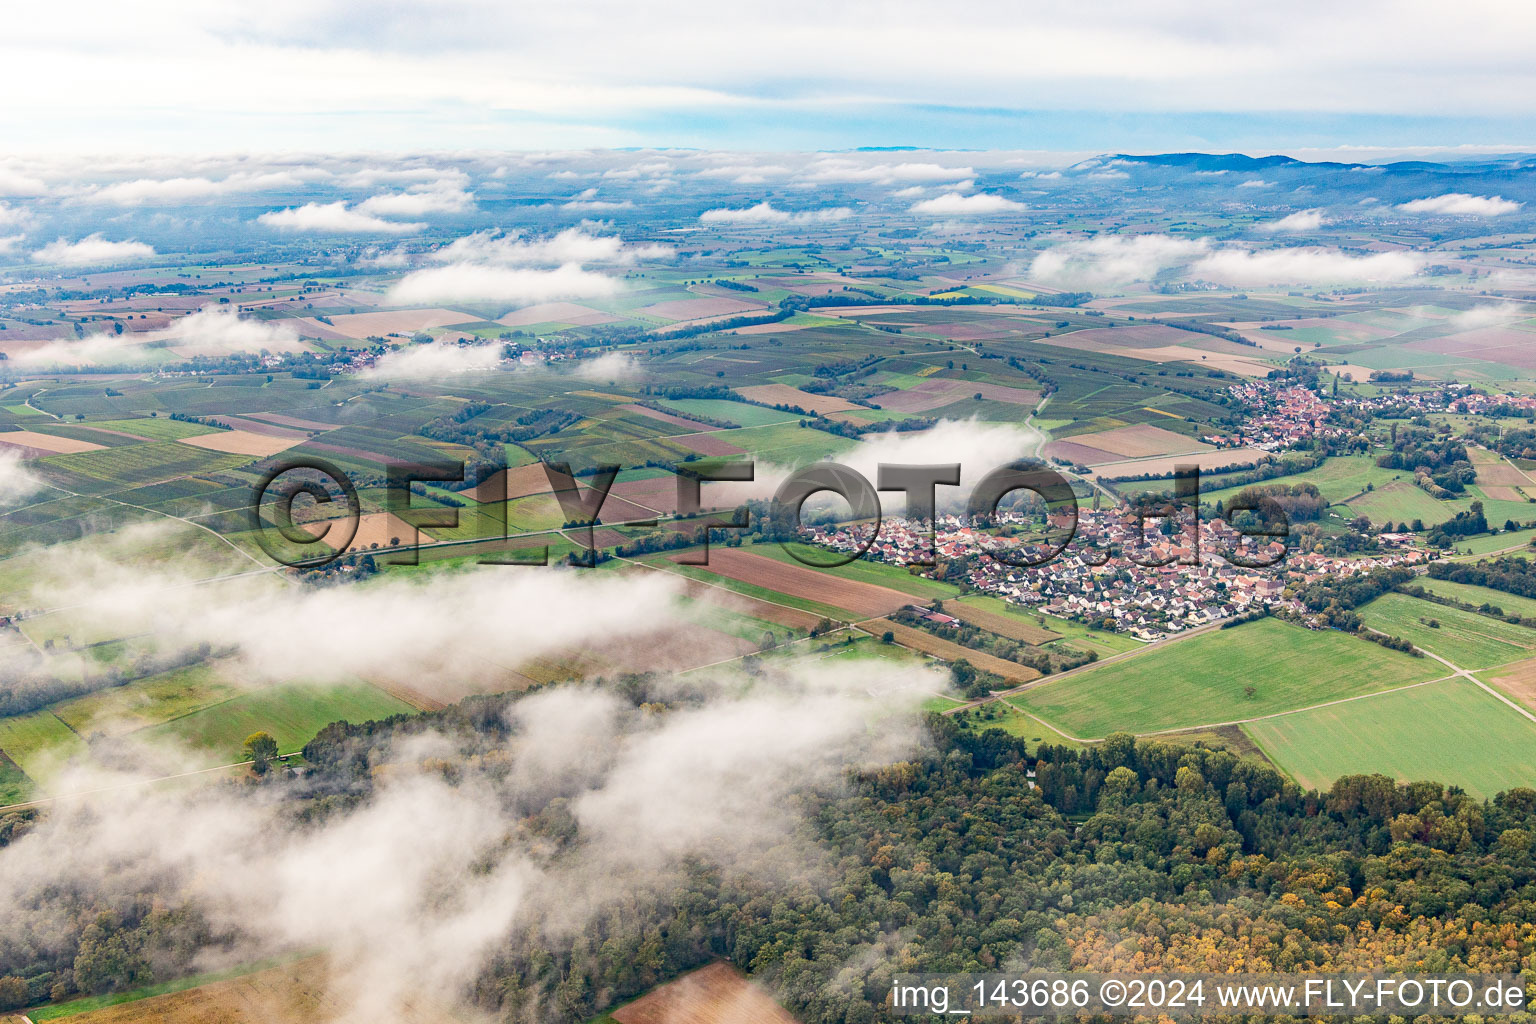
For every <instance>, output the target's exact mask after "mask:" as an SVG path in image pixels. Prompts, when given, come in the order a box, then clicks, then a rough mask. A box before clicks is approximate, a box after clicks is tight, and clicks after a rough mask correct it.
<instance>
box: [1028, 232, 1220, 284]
mask: <svg viewBox="0 0 1536 1024" xmlns="http://www.w3.org/2000/svg"><path fill="white" fill-rule="evenodd" d="M1209 250H1210V243H1209V242H1208V241H1206V240H1205V239H1203V238H1200V239H1192V238H1174V237H1171V236H1169V235H1100V236H1099V237H1097V238H1090V239H1085V240H1081V241H1070V242H1064V243H1062V244H1060V245H1056V246H1052V247H1051V248H1049V249H1046V250H1045V251H1044V252H1042V253H1040V254H1039V255H1038V256H1036V257H1035V258H1034V260H1033V261H1032V262H1031V263H1030V266H1029V278H1030V280H1032V281H1038V282H1039V283H1041V284H1045V285H1052V286H1055V287H1060V288H1074V289H1087V290H1090V291H1091V290H1094V289H1099V288H1106V287H1110V286H1113V285H1122V284H1129V283H1131V282H1133V281H1144V280H1148V279H1150V278H1152V277H1154V276H1156V275H1157V274H1158V272H1159V271H1162V270H1164V269H1167V268H1169V267H1174V266H1178V265H1180V264H1183V263H1187V262H1188V261H1189V260H1191V259H1193V258H1195V257H1197V256H1200V255H1203V254H1204V253H1206V252H1208V251H1209Z"/></svg>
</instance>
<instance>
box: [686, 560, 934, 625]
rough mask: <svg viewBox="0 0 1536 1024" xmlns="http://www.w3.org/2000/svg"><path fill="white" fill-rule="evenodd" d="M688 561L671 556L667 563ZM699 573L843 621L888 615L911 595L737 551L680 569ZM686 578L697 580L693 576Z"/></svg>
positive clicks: (791, 562) (908, 602) (790, 561)
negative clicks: (838, 614)
mask: <svg viewBox="0 0 1536 1024" xmlns="http://www.w3.org/2000/svg"><path fill="white" fill-rule="evenodd" d="M685 557H688V556H684V555H674V556H672V557H671V558H670V559H669V561H672V562H679V561H680V560H681V559H683V558H685ZM680 567H683V568H693V569H695V570H696V572H697V570H703V571H704V573H705V574H706V575H708V576H720V577H724V578H726V579H730V580H735V581H737V582H740V583H744V584H747V585H748V586H751V587H757V588H760V589H761V590H764V591H770V592H773V593H779V594H786V595H789V596H790V597H795V598H800V599H803V600H806V601H811V602H815V604H816V605H818V606H820V607H830V608H834V609H844V612H843V617H845V618H846V617H848V616H849V615H852V616H853V617H855V618H872V617H877V616H881V615H885V614H888V613H890V612H893V611H895V610H896V609H898V608H900V607H902V606H903V605H907V604H910V603H911V602H912V595H910V594H906V593H903V592H901V591H899V590H895V589H892V588H891V587H887V586H882V585H880V584H875V583H866V582H863V581H861V580H857V579H850V578H846V577H839V576H835V575H832V574H829V573H825V572H823V571H822V570H820V569H812V568H809V567H808V566H804V565H800V564H799V563H795V562H793V561H792V560H786V561H779V560H778V559H776V558H772V557H768V556H765V555H761V554H756V553H754V552H751V551H746V550H744V549H741V548H726V547H711V548H710V551H709V565H708V566H691V567H690V566H680ZM690 575H695V578H698V576H697V575H696V574H695V573H690Z"/></svg>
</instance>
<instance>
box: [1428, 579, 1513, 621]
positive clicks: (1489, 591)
mask: <svg viewBox="0 0 1536 1024" xmlns="http://www.w3.org/2000/svg"><path fill="white" fill-rule="evenodd" d="M1413 585H1414V586H1419V587H1423V588H1424V589H1425V590H1427V591H1429V592H1430V593H1431V594H1436V595H1438V596H1440V597H1448V598H1451V599H1452V600H1454V601H1462V602H1465V603H1466V604H1470V605H1482V604H1484V603H1487V604H1491V605H1493V606H1495V607H1497V608H1499V609H1501V610H1502V611H1503V612H1504V614H1506V615H1519V616H1522V617H1524V618H1533V619H1536V598H1531V597H1520V596H1519V595H1518V594H1506V593H1504V591H1502V590H1494V589H1493V588H1492V587H1474V586H1472V585H1471V584H1470V583H1452V582H1451V581H1450V580H1437V579H1431V578H1430V577H1428V576H1420V577H1418V578H1417V579H1415V580H1414V581H1413Z"/></svg>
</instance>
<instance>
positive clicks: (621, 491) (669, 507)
mask: <svg viewBox="0 0 1536 1024" xmlns="http://www.w3.org/2000/svg"><path fill="white" fill-rule="evenodd" d="M609 494H610V496H611V497H614V498H623V499H624V500H625V501H629V502H632V503H634V504H636V505H640V506H642V507H644V508H648V509H654V510H656V511H657V512H663V513H667V514H669V515H670V514H671V513H673V512H676V511H677V478H676V477H675V476H672V475H671V474H668V475H666V476H654V477H650V478H649V479H646V480H620V481H619V482H618V483H616V484H614V485H613V490H612V491H610V492H609ZM705 507H706V508H713V507H715V506H711V505H709V504H708V499H707V495H706V503H705Z"/></svg>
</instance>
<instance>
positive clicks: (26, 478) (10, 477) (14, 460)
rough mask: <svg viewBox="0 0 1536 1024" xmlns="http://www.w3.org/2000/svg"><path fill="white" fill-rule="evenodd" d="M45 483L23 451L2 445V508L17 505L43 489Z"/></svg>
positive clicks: (0, 457) (0, 474) (0, 448)
mask: <svg viewBox="0 0 1536 1024" xmlns="http://www.w3.org/2000/svg"><path fill="white" fill-rule="evenodd" d="M45 486H47V485H46V484H44V483H43V481H42V480H40V479H39V478H38V476H37V474H35V473H33V472H32V471H31V470H30V469H28V468H27V465H26V463H24V462H22V461H21V453H20V452H18V451H16V450H15V449H14V448H10V447H0V508H3V507H5V506H7V505H15V504H17V503H18V502H21V501H24V500H25V499H27V498H30V497H31V496H32V495H34V494H36V493H37V492H38V491H40V490H42V489H43V488H44V487H45Z"/></svg>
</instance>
